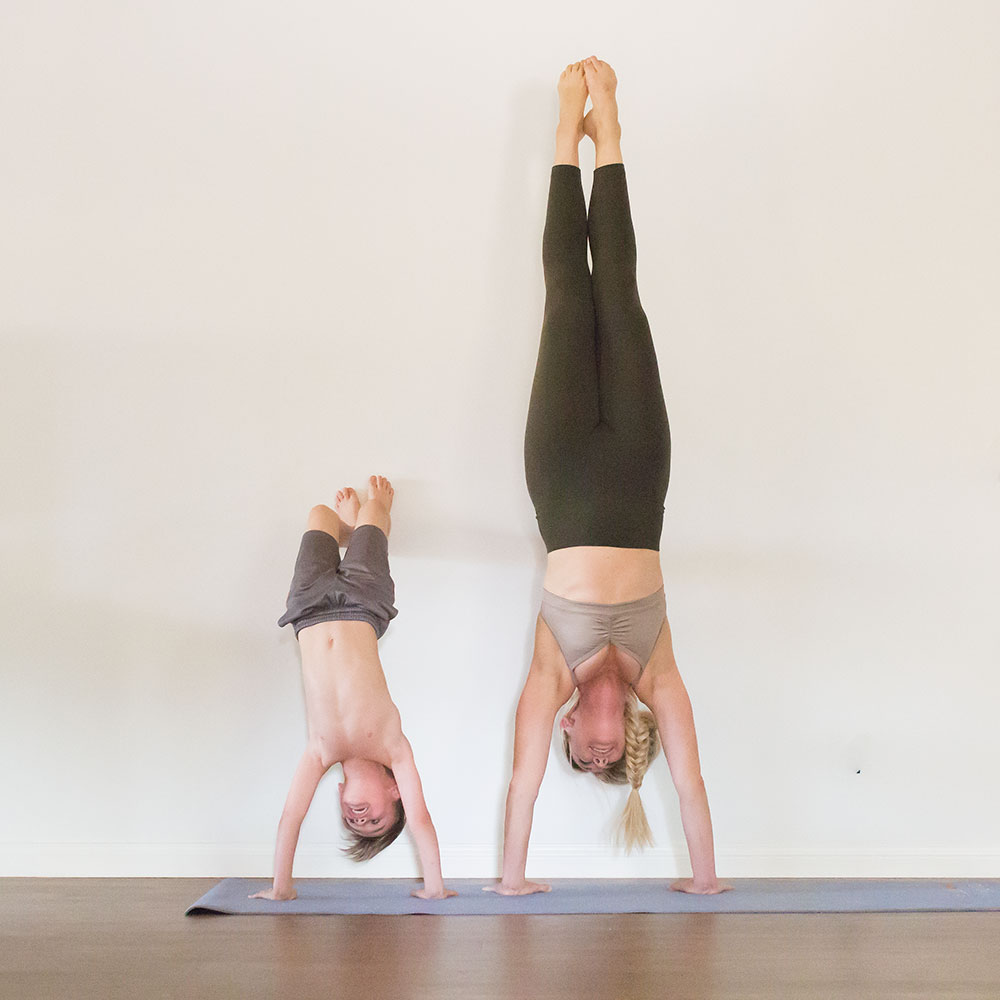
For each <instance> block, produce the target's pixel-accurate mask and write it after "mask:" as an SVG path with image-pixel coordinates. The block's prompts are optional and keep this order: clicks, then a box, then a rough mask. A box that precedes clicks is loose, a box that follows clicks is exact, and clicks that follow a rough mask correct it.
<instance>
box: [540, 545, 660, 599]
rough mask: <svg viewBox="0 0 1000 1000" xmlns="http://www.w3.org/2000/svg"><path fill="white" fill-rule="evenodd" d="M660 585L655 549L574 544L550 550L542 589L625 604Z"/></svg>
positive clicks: (568, 597)
mask: <svg viewBox="0 0 1000 1000" xmlns="http://www.w3.org/2000/svg"><path fill="white" fill-rule="evenodd" d="M662 586H663V574H662V573H661V572H660V553H659V552H657V551H656V550H655V549H618V548H612V547H611V546H607V545H574V546H572V547H571V548H568V549H556V550H555V551H554V552H550V553H549V555H548V561H547V563H546V567H545V583H544V587H545V589H546V590H547V591H549V592H550V593H552V594H556V595H558V596H559V597H565V598H566V599H567V600H570V601H587V602H590V603H593V604H624V603H625V602H626V601H638V600H639V599H640V598H642V597H646V596H648V595H649V594H653V593H655V592H656V591H657V590H659V589H660V587H662Z"/></svg>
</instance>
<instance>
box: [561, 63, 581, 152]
mask: <svg viewBox="0 0 1000 1000" xmlns="http://www.w3.org/2000/svg"><path fill="white" fill-rule="evenodd" d="M583 70H584V67H583V63H582V62H576V63H570V64H569V65H568V66H567V67H566V68H565V69H564V70H563V71H562V73H561V74H560V76H559V85H558V90H559V131H561V132H564V133H566V134H567V135H568V136H570V137H572V138H574V139H575V140H576V141H577V142H579V141H580V140H581V139H582V138H583V110H584V108H585V107H586V104H587V80H586V77H585V76H584V71H583Z"/></svg>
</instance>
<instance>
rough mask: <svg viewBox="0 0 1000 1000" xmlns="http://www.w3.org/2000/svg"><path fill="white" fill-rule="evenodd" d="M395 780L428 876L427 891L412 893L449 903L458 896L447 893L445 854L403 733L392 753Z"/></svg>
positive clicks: (451, 892) (425, 887)
mask: <svg viewBox="0 0 1000 1000" xmlns="http://www.w3.org/2000/svg"><path fill="white" fill-rule="evenodd" d="M391 756H392V762H391V764H390V767H391V768H392V774H393V777H394V778H395V779H396V788H398V789H399V797H400V800H401V801H402V803H403V810H404V811H405V813H406V824H407V826H408V827H409V828H410V834H411V835H412V837H413V840H414V842H415V843H416V845H417V853H418V854H419V855H420V868H421V871H422V872H423V875H424V887H423V889H421V890H417V891H415V892H413V893H412V895H414V896H419V897H420V898H421V899H446V898H447V897H448V896H454V895H456V893H455V892H453V891H452V890H450V889H445V887H444V881H443V880H442V878H441V854H440V851H439V850H438V841H437V833H435V831H434V824H433V823H432V822H431V814H430V813H429V812H428V811H427V803H426V802H424V790H423V787H422V786H421V784H420V775H419V774H418V773H417V765H416V764H414V762H413V749H412V747H411V746H410V742H409V740H407V738H406V737H405V736H404V735H403V734H402V733H400V734H399V741H398V743H397V744H396V745H395V747H393V750H392V754H391Z"/></svg>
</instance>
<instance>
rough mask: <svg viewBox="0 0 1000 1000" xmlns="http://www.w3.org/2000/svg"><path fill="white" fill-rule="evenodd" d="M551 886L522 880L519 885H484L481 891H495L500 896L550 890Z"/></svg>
mask: <svg viewBox="0 0 1000 1000" xmlns="http://www.w3.org/2000/svg"><path fill="white" fill-rule="evenodd" d="M551 891H552V886H551V885H546V884H545V883H544V882H522V883H521V884H520V885H504V884H503V882H497V884H496V885H484V886H483V892H495V893H497V894H498V895H500V896H528V895H530V894H531V893H533V892H551Z"/></svg>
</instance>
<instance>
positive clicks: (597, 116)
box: [583, 56, 622, 142]
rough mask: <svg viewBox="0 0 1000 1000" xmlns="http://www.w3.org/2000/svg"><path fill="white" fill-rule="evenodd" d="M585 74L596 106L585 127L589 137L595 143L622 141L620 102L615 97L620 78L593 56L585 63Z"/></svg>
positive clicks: (604, 63) (592, 101)
mask: <svg viewBox="0 0 1000 1000" xmlns="http://www.w3.org/2000/svg"><path fill="white" fill-rule="evenodd" d="M583 73H584V77H585V79H586V81H587V90H588V91H589V92H590V100H591V103H592V104H593V105H594V106H593V108H592V109H591V111H590V114H589V115H588V116H587V117H588V118H590V119H591V121H590V124H589V127H588V126H587V125H586V124H585V125H584V128H585V129H587V135H589V136H590V137H591V138H592V139H593V140H594V141H595V142H597V141H598V140H600V139H615V140H617V139H620V138H621V134H622V127H621V125H620V124H619V123H618V100H617V98H616V96H615V92H616V90H617V88H618V77H617V76H615V71H614V70H613V69H612V68H611V66H610V65H609V64H608V63H606V62H602V61H601V60H600V59H598V58H597V56H591V57H590V58H589V59H584V61H583Z"/></svg>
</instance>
